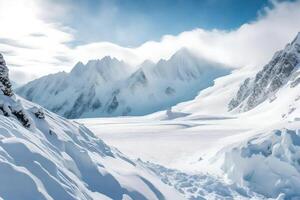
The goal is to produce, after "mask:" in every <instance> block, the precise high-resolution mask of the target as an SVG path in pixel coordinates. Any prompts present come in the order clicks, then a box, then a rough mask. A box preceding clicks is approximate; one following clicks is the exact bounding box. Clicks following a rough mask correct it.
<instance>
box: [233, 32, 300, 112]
mask: <svg viewBox="0 0 300 200" xmlns="http://www.w3.org/2000/svg"><path fill="white" fill-rule="evenodd" d="M299 63H300V33H298V35H297V36H296V38H295V39H294V40H293V41H292V42H291V43H290V44H288V45H287V46H286V47H285V48H284V49H283V50H281V51H278V52H276V53H275V55H274V56H273V58H272V59H271V61H270V62H269V63H268V64H267V65H265V66H264V67H263V69H262V70H261V71H260V72H258V73H257V74H256V75H255V77H252V78H247V79H246V80H245V81H244V82H243V84H242V85H241V86H240V88H239V90H238V92H237V94H236V96H235V97H234V98H233V99H232V100H231V101H230V103H229V105H228V108H229V110H233V109H235V108H237V109H239V110H240V111H248V110H251V109H253V108H254V107H255V106H257V105H258V104H260V103H261V102H263V101H265V100H266V99H268V98H273V99H274V98H276V95H275V94H276V92H277V91H278V90H279V89H280V88H281V87H283V86H284V85H286V83H287V82H288V81H292V83H291V87H295V86H296V85H297V84H298V83H299V82H300V77H299Z"/></svg>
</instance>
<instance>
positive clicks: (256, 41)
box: [0, 0, 300, 83]
mask: <svg viewBox="0 0 300 200" xmlns="http://www.w3.org/2000/svg"><path fill="white" fill-rule="evenodd" d="M299 10H300V0H293V1H284V0H173V1H171V0H160V1H154V0H152V1H151V0H135V1H133V0H131V1H129V0H9V1H8V0H0V26H1V31H0V53H3V54H4V57H5V59H6V61H7V63H8V65H9V69H10V75H11V77H12V79H13V80H14V81H15V82H18V83H25V82H28V81H30V80H33V79H35V78H37V77H40V76H43V75H47V74H49V73H56V72H59V71H70V70H71V69H72V67H73V66H74V65H75V64H76V63H77V62H78V61H82V62H84V63H86V62H87V61H88V60H90V59H101V58H102V57H104V56H111V57H115V58H117V59H119V60H123V61H125V62H127V63H129V64H131V65H132V66H136V65H138V64H140V63H141V62H143V61H144V60H151V61H153V62H157V61H158V60H160V59H168V58H170V57H171V56H172V55H173V54H174V53H175V52H176V51H178V50H179V49H180V48H183V47H185V48H188V49H190V50H191V51H193V52H194V53H195V54H196V55H198V56H200V57H203V58H206V59H208V60H212V61H214V62H219V63H222V64H225V65H227V66H228V67H231V68H240V67H245V66H254V67H262V66H263V65H264V64H266V63H267V62H268V61H269V60H270V58H271V57H272V55H273V54H274V52H275V51H277V50H279V49H282V48H283V47H284V46H285V45H286V44H287V43H288V42H290V41H291V40H292V39H293V38H294V37H295V35H296V34H297V33H298V32H299V31H300V21H299V19H300V12H299Z"/></svg>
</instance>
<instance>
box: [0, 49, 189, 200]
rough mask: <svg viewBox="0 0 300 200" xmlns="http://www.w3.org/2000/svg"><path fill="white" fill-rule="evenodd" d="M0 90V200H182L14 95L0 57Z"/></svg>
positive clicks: (80, 129)
mask: <svg viewBox="0 0 300 200" xmlns="http://www.w3.org/2000/svg"><path fill="white" fill-rule="evenodd" d="M60 75H62V76H63V75H64V74H60ZM0 92H1V94H0V176H1V178H0V199H4V200H7V199H16V200H18V199H37V200H42V199H47V200H51V199H88V200H91V199H103V200H104V199H114V200H118V199H119V200H128V199H136V200H141V199H172V200H173V199H183V198H182V196H181V195H180V194H179V193H178V192H176V191H175V190H173V189H172V188H171V187H169V186H167V185H165V184H164V183H163V182H161V181H160V180H159V178H157V177H155V176H154V175H153V174H151V173H149V170H147V169H146V168H144V167H143V166H142V165H139V164H138V163H137V162H135V161H132V160H130V159H129V158H128V157H126V156H125V155H123V154H122V153H121V152H119V151H118V150H117V149H114V148H111V147H109V146H107V145H106V144H105V143H104V142H103V141H102V140H100V139H99V138H98V137H96V136H95V135H94V134H93V133H92V132H91V131H89V130H88V129H87V128H85V127H84V126H83V125H81V124H78V123H75V122H71V121H68V120H66V119H64V118H61V117H59V116H57V115H56V114H53V113H51V112H49V111H47V110H44V109H42V108H40V107H39V106H37V105H35V104H33V103H30V102H28V101H26V100H24V99H22V98H20V97H18V96H16V95H15V94H14V93H13V91H12V88H11V84H10V81H9V78H8V69H7V67H6V64H5V61H4V59H3V57H2V55H1V54H0Z"/></svg>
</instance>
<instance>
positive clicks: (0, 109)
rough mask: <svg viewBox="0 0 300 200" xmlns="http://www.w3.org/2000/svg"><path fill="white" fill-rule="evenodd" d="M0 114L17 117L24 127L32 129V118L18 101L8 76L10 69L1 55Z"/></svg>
mask: <svg viewBox="0 0 300 200" xmlns="http://www.w3.org/2000/svg"><path fill="white" fill-rule="evenodd" d="M0 90H1V91H0V113H2V114H3V115H4V116H7V117H9V116H14V117H16V118H17V119H18V120H19V121H20V122H21V123H22V125H23V126H25V127H26V128H29V127H30V118H29V117H28V115H27V114H26V112H25V111H24V109H23V106H22V104H21V102H19V101H16V100H15V97H14V93H13V91H12V85H11V83H10V80H9V76H8V68H7V66H6V62H5V60H4V58H3V55H2V54H1V53H0Z"/></svg>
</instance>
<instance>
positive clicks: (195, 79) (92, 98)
mask: <svg viewBox="0 0 300 200" xmlns="http://www.w3.org/2000/svg"><path fill="white" fill-rule="evenodd" d="M228 73H229V70H228V69H226V68H224V66H222V65H220V64H218V63H214V62H210V61H207V60H204V59H201V58H198V57H197V56H195V55H193V54H192V53H191V52H189V51H188V50H187V49H181V50H180V51H178V52H177V53H176V54H174V55H173V56H172V57H171V58H170V59H169V60H160V61H159V62H158V63H156V64H155V63H152V62H150V61H145V62H144V63H142V64H141V65H140V66H138V67H135V68H133V67H132V66H128V65H126V64H125V63H124V62H121V61H118V60H117V59H115V58H110V57H105V58H103V59H101V60H93V61H89V62H88V63H87V64H86V65H84V64H82V63H80V62H79V63H78V64H77V65H76V66H75V67H74V68H73V70H72V71H71V72H70V73H64V72H61V73H58V74H53V75H48V76H45V77H42V78H40V79H37V80H35V81H32V82H30V83H28V84H26V85H25V86H23V87H21V88H18V90H17V92H18V94H20V95H21V96H23V97H25V98H26V99H28V100H30V101H33V102H36V103H38V104H40V105H42V106H44V107H46V108H47V109H49V110H51V111H53V112H55V113H57V114H59V115H61V116H64V117H67V118H80V117H81V118H82V117H99V116H120V115H144V114H149V113H152V112H155V111H158V110H162V109H167V108H169V107H170V106H172V105H175V104H177V103H179V102H182V101H186V100H189V99H192V98H193V97H195V96H196V95H197V94H198V92H199V91H200V90H202V89H204V88H206V87H208V86H210V85H212V84H213V80H214V79H215V78H216V77H219V76H222V75H225V74H228Z"/></svg>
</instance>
